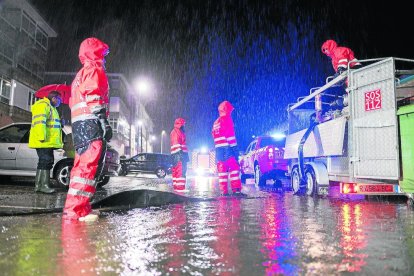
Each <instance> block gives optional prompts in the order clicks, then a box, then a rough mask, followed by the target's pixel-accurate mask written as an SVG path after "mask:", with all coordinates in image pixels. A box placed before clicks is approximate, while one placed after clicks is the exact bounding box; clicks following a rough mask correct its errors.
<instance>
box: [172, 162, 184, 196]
mask: <svg viewBox="0 0 414 276" xmlns="http://www.w3.org/2000/svg"><path fill="white" fill-rule="evenodd" d="M172 180H173V187H174V190H177V191H180V190H184V189H185V170H184V167H183V162H182V161H179V162H178V163H177V164H176V165H175V166H173V167H172Z"/></svg>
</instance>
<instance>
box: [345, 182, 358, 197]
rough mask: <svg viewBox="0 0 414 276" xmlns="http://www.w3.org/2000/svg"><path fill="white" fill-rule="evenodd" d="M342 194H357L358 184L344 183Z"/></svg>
mask: <svg viewBox="0 0 414 276" xmlns="http://www.w3.org/2000/svg"><path fill="white" fill-rule="evenodd" d="M341 193H342V194H357V193H358V184H356V183H342V182H341Z"/></svg>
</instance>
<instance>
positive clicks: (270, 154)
mask: <svg viewBox="0 0 414 276" xmlns="http://www.w3.org/2000/svg"><path fill="white" fill-rule="evenodd" d="M267 154H268V157H269V159H273V157H274V154H273V148H269V151H268V152H267Z"/></svg>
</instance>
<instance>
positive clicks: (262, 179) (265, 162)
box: [239, 136, 288, 186]
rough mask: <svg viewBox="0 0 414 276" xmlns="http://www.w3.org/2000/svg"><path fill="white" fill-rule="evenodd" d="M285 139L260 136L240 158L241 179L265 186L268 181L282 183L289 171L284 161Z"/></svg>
mask: <svg viewBox="0 0 414 276" xmlns="http://www.w3.org/2000/svg"><path fill="white" fill-rule="evenodd" d="M284 152H285V138H274V137H272V136H258V137H256V138H255V139H254V140H253V141H252V142H251V143H250V144H249V146H248V147H247V149H246V151H245V153H244V154H243V155H242V156H241V157H240V160H239V161H240V170H241V179H242V182H243V183H245V182H246V179H247V178H252V177H253V178H254V181H255V184H256V185H258V186H263V185H265V184H266V181H267V180H273V181H277V182H279V183H280V178H281V177H283V176H284V175H285V174H286V172H287V169H288V162H287V160H284V159H283V155H284Z"/></svg>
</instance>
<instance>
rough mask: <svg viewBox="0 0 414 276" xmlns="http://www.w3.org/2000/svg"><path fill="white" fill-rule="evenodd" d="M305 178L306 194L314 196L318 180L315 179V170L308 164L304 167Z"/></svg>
mask: <svg viewBox="0 0 414 276" xmlns="http://www.w3.org/2000/svg"><path fill="white" fill-rule="evenodd" d="M305 178H306V194H307V195H308V196H314V195H316V194H317V192H316V191H317V190H318V182H317V181H316V176H315V172H314V171H313V169H312V167H310V166H308V167H307V168H306V169H305Z"/></svg>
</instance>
